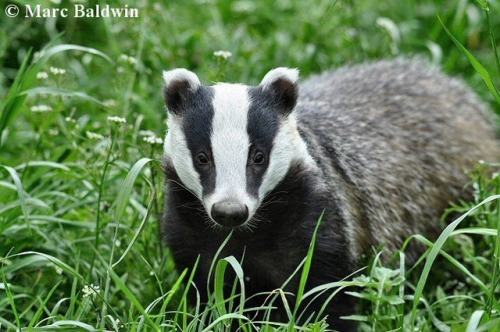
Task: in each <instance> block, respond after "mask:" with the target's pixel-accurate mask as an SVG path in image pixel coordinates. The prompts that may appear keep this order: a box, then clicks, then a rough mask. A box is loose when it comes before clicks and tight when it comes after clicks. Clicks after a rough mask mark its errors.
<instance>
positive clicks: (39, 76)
mask: <svg viewBox="0 0 500 332" xmlns="http://www.w3.org/2000/svg"><path fill="white" fill-rule="evenodd" d="M36 78H37V79H39V80H46V79H47V78H49V74H47V72H45V71H41V72H39V73H37V74H36Z"/></svg>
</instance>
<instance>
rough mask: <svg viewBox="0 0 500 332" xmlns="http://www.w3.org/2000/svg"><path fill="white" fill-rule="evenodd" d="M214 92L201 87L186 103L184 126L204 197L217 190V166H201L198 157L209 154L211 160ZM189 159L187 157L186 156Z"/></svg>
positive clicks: (183, 116)
mask: <svg viewBox="0 0 500 332" xmlns="http://www.w3.org/2000/svg"><path fill="white" fill-rule="evenodd" d="M213 98H214V90H213V88H211V87H203V86H202V87H200V88H199V89H198V90H197V91H196V93H195V94H194V96H193V97H192V98H190V99H189V100H186V101H185V102H184V107H185V109H184V110H183V111H182V125H183V130H184V133H185V137H186V141H187V145H188V148H189V150H190V151H191V159H192V160H193V164H194V168H195V169H196V171H197V172H198V174H199V175H200V181H201V186H202V188H203V195H206V194H209V193H212V192H213V191H214V190H215V165H208V167H207V165H204V166H203V165H199V164H198V163H197V162H196V157H197V155H198V154H199V153H200V152H205V153H207V154H208V157H209V159H211V156H210V155H211V148H210V147H211V143H210V135H211V133H212V120H213V117H214V109H213V104H212V101H213ZM186 157H187V156H186Z"/></svg>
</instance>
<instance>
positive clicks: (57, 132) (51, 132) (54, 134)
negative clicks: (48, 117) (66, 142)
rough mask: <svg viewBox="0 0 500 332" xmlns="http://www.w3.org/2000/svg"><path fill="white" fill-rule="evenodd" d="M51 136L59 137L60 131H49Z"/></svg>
mask: <svg viewBox="0 0 500 332" xmlns="http://www.w3.org/2000/svg"><path fill="white" fill-rule="evenodd" d="M49 135H50V136H57V135H59V130H57V129H49Z"/></svg>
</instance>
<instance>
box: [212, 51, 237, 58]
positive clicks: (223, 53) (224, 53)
mask: <svg viewBox="0 0 500 332" xmlns="http://www.w3.org/2000/svg"><path fill="white" fill-rule="evenodd" d="M214 56H215V57H217V58H222V59H224V60H227V59H228V58H230V57H232V56H233V53H231V52H229V51H222V50H221V51H215V52H214Z"/></svg>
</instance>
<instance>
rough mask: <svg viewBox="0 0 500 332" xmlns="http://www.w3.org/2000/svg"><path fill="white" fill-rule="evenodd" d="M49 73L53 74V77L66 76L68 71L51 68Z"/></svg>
mask: <svg viewBox="0 0 500 332" xmlns="http://www.w3.org/2000/svg"><path fill="white" fill-rule="evenodd" d="M49 71H50V72H51V73H52V75H56V76H57V75H64V74H65V73H66V69H62V68H57V67H50V68H49Z"/></svg>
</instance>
